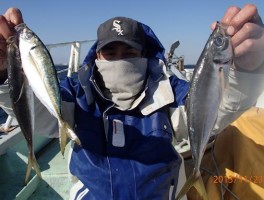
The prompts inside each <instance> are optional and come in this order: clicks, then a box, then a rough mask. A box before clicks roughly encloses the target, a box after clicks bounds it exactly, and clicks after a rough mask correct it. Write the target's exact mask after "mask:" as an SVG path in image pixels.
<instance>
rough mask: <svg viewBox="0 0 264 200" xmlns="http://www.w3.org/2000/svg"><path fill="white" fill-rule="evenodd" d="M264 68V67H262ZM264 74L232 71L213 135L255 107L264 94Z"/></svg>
mask: <svg viewBox="0 0 264 200" xmlns="http://www.w3.org/2000/svg"><path fill="white" fill-rule="evenodd" d="M262 67H263V66H262ZM263 87H264V74H263V73H246V72H240V71H237V70H233V69H231V70H230V73H229V85H228V86H227V88H226V89H225V91H224V95H223V101H222V104H221V106H220V109H219V112H218V118H217V121H216V125H215V128H214V130H213V134H218V133H220V132H221V131H222V130H223V129H224V128H226V127H227V126H228V125H229V124H230V123H232V122H233V121H234V120H236V119H237V118H238V117H239V116H240V115H241V114H242V113H244V112H245V111H246V110H248V109H249V108H251V107H252V106H254V105H255V104H256V102H257V99H258V97H259V96H260V94H261V93H262V92H263Z"/></svg>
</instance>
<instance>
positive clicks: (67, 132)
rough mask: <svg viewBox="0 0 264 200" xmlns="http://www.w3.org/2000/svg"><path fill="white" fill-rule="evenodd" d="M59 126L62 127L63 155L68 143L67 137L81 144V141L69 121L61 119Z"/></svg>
mask: <svg viewBox="0 0 264 200" xmlns="http://www.w3.org/2000/svg"><path fill="white" fill-rule="evenodd" d="M59 127H60V128H59V134H60V149H61V153H62V155H63V156H64V152H65V147H66V143H67V137H68V138H70V139H71V140H72V141H74V142H75V143H77V144H79V145H80V144H81V142H80V140H79V138H78V137H77V135H76V134H75V133H74V131H73V130H72V129H71V127H70V126H69V124H68V123H67V122H65V121H63V120H60V122H59Z"/></svg>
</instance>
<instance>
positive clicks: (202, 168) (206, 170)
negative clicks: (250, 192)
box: [184, 159, 240, 200]
mask: <svg viewBox="0 0 264 200" xmlns="http://www.w3.org/2000/svg"><path fill="white" fill-rule="evenodd" d="M184 163H185V165H189V166H192V167H193V166H194V163H193V161H192V159H188V160H184ZM200 170H201V171H203V172H206V173H207V174H209V175H210V176H212V177H213V176H215V174H214V172H212V171H210V170H208V169H206V168H204V167H200ZM220 184H222V186H223V187H224V188H225V189H226V190H227V191H228V192H229V193H230V194H231V195H232V196H233V197H234V198H235V199H237V200H240V199H239V197H238V196H236V194H234V193H233V192H232V191H231V190H230V189H229V188H228V187H227V186H226V185H224V184H223V183H220Z"/></svg>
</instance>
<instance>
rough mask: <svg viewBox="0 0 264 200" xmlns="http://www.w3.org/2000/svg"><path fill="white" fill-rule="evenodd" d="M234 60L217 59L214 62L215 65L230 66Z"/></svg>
mask: <svg viewBox="0 0 264 200" xmlns="http://www.w3.org/2000/svg"><path fill="white" fill-rule="evenodd" d="M232 60H233V59H232V58H228V59H221V58H216V59H214V60H213V62H214V63H215V64H223V65H224V64H229V63H231V62H232Z"/></svg>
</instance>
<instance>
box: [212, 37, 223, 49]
mask: <svg viewBox="0 0 264 200" xmlns="http://www.w3.org/2000/svg"><path fill="white" fill-rule="evenodd" d="M214 43H215V45H216V46H218V47H220V46H223V45H224V43H225V40H224V38H223V35H217V36H216V37H215V38H214Z"/></svg>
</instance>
